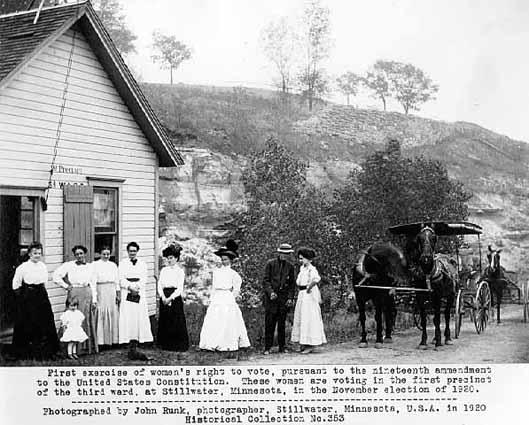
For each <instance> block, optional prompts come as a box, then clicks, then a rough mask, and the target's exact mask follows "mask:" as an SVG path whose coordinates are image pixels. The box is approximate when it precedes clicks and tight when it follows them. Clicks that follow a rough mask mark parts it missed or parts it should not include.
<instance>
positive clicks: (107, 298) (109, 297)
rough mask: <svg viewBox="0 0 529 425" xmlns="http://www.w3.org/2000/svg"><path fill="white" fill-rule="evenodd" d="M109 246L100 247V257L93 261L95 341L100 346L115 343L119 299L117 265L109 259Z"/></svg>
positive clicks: (116, 338)
mask: <svg viewBox="0 0 529 425" xmlns="http://www.w3.org/2000/svg"><path fill="white" fill-rule="evenodd" d="M110 254H111V251H110V247H108V246H104V247H103V248H102V249H101V259H99V260H97V261H94V262H93V263H92V264H93V266H94V275H95V276H94V280H95V281H96V287H97V343H98V345H99V346H100V348H102V347H101V346H109V345H112V344H117V343H118V342H119V339H118V326H119V321H118V320H119V314H118V303H119V302H120V301H121V287H120V285H119V271H118V266H117V265H116V264H115V263H114V262H112V261H110Z"/></svg>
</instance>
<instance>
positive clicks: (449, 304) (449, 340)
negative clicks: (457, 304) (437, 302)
mask: <svg viewBox="0 0 529 425" xmlns="http://www.w3.org/2000/svg"><path fill="white" fill-rule="evenodd" d="M453 304H454V294H453V293H450V295H448V297H447V299H446V307H445V344H446V345H452V344H453V343H452V338H451V337H450V312H451V310H452V305H453Z"/></svg>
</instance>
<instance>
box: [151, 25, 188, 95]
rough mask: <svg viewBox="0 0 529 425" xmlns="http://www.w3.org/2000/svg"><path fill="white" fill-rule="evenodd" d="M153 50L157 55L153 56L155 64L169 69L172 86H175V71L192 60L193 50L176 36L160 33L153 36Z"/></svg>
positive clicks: (157, 32)
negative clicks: (186, 61)
mask: <svg viewBox="0 0 529 425" xmlns="http://www.w3.org/2000/svg"><path fill="white" fill-rule="evenodd" d="M152 38H153V48H154V49H155V50H156V51H157V53H155V54H153V55H152V56H151V58H152V60H153V62H155V63H156V62H157V63H159V64H160V65H161V67H162V68H164V69H169V72H170V75H171V84H173V71H175V70H176V69H178V67H179V66H180V64H181V63H182V62H183V61H185V60H188V59H190V58H191V49H190V48H189V47H187V46H186V45H185V44H184V43H182V42H181V41H178V40H177V39H176V37H175V36H174V35H165V34H162V33H161V32H160V31H154V32H153V34H152Z"/></svg>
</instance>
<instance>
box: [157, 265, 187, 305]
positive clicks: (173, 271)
mask: <svg viewBox="0 0 529 425" xmlns="http://www.w3.org/2000/svg"><path fill="white" fill-rule="evenodd" d="M184 280H185V273H184V270H182V268H181V267H179V266H176V265H175V266H173V267H171V266H165V267H164V268H163V269H162V271H161V272H160V277H159V279H158V294H159V295H160V297H162V296H164V293H163V290H164V288H175V291H174V292H173V293H172V294H171V297H174V298H176V297H179V296H181V295H182V294H183V292H184Z"/></svg>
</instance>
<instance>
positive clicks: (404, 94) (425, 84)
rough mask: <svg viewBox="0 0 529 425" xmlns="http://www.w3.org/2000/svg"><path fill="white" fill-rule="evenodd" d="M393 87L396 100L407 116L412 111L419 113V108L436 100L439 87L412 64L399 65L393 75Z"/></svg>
mask: <svg viewBox="0 0 529 425" xmlns="http://www.w3.org/2000/svg"><path fill="white" fill-rule="evenodd" d="M391 86H392V91H393V95H394V97H395V99H396V100H397V101H398V102H399V103H400V104H401V105H402V107H403V109H404V113H405V114H406V115H407V114H408V112H409V111H410V110H412V111H418V110H419V109H420V108H419V106H420V105H422V104H423V103H426V102H428V101H429V100H433V99H435V94H436V93H437V92H438V91H439V86H438V85H437V84H434V82H433V81H432V80H431V79H430V78H429V77H428V76H427V75H426V74H425V73H424V71H422V70H421V69H419V68H417V67H415V66H413V65H412V64H409V63H406V64H398V67H397V69H396V70H395V72H393V73H392V74H391Z"/></svg>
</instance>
